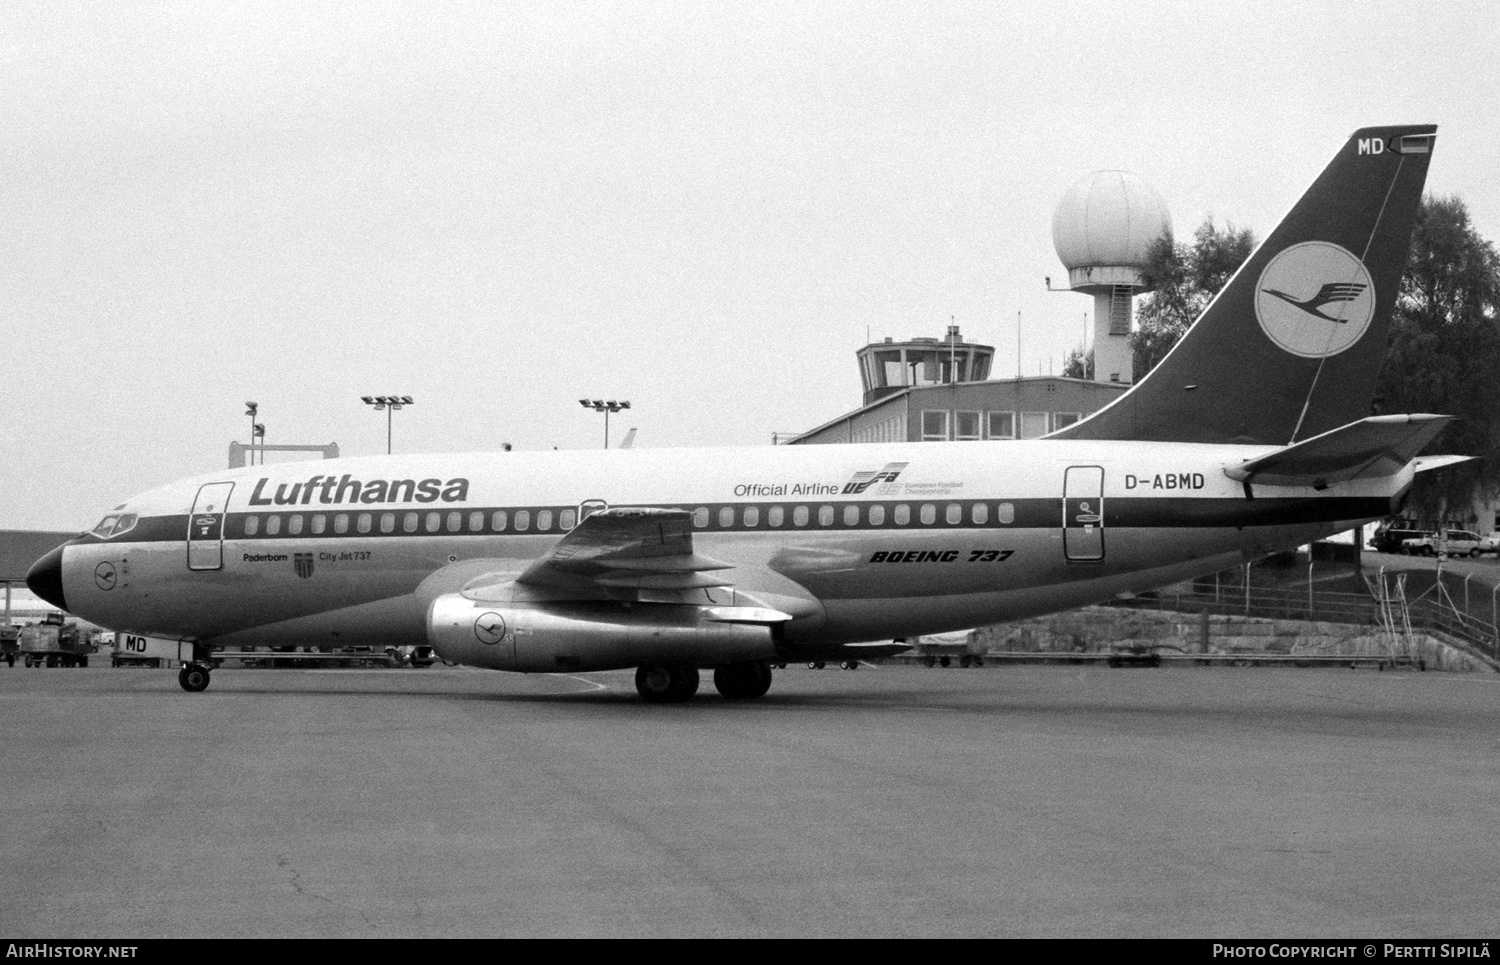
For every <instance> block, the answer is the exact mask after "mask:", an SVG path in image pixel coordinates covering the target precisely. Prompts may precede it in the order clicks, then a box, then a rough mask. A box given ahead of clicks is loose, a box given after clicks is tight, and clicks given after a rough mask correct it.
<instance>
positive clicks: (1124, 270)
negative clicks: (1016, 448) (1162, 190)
mask: <svg viewBox="0 0 1500 965" xmlns="http://www.w3.org/2000/svg"><path fill="white" fill-rule="evenodd" d="M1171 232H1172V219H1171V216H1170V215H1169V214H1168V213H1167V206H1166V203H1165V202H1164V201H1162V199H1161V195H1159V194H1157V193H1156V191H1155V190H1154V189H1153V188H1152V187H1151V186H1150V185H1149V184H1147V183H1146V182H1145V181H1142V180H1141V179H1140V178H1138V177H1136V176H1135V175H1134V174H1131V173H1130V172H1129V171H1095V172H1094V173H1093V174H1090V175H1088V176H1087V177H1085V178H1084V179H1083V180H1081V181H1079V182H1078V183H1077V184H1075V185H1073V187H1072V188H1071V189H1070V190H1069V191H1068V193H1067V194H1065V195H1063V199H1062V202H1061V203H1060V204H1058V206H1057V211H1056V213H1055V214H1053V216H1052V246H1053V247H1054V248H1056V249H1057V257H1058V260H1060V261H1061V262H1062V263H1063V265H1064V266H1065V267H1066V268H1067V269H1068V288H1069V289H1071V290H1072V291H1075V292H1083V293H1084V294H1087V295H1093V296H1094V380H1095V381H1097V382H1129V381H1131V374H1130V367H1131V352H1130V326H1131V314H1132V311H1131V308H1132V306H1131V299H1133V298H1134V297H1135V296H1136V295H1138V294H1140V293H1141V292H1145V291H1149V290H1150V287H1149V285H1148V283H1147V281H1146V277H1145V274H1144V269H1145V267H1146V253H1147V251H1148V249H1149V248H1150V247H1151V242H1153V241H1155V240H1156V239H1157V238H1160V237H1161V236H1162V235H1164V234H1167V235H1170V234H1171Z"/></svg>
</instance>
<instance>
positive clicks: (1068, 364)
mask: <svg viewBox="0 0 1500 965" xmlns="http://www.w3.org/2000/svg"><path fill="white" fill-rule="evenodd" d="M1062 374H1063V378H1065V379H1087V380H1092V379H1093V378H1094V350H1093V349H1089V350H1088V351H1087V352H1085V351H1084V350H1083V349H1082V348H1081V347H1080V348H1075V349H1070V350H1069V351H1068V357H1067V358H1066V359H1065V360H1064V361H1063V369H1062Z"/></svg>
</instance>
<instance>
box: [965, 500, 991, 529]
mask: <svg viewBox="0 0 1500 965" xmlns="http://www.w3.org/2000/svg"><path fill="white" fill-rule="evenodd" d="M969 518H970V519H972V520H973V521H974V522H975V524H977V525H979V526H983V525H984V524H985V523H988V522H989V521H990V505H989V503H975V504H974V508H973V509H972V510H971V511H970V512H969Z"/></svg>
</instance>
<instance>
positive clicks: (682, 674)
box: [635, 663, 698, 704]
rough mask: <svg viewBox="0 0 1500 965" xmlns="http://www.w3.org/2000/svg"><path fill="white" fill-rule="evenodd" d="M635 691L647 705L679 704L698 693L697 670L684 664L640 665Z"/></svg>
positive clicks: (637, 670) (636, 673) (636, 675)
mask: <svg viewBox="0 0 1500 965" xmlns="http://www.w3.org/2000/svg"><path fill="white" fill-rule="evenodd" d="M635 689H636V690H638V691H639V692H640V695H641V697H642V699H644V700H645V701H646V703H648V704H680V703H682V702H683V701H684V700H687V699H688V698H689V697H691V696H693V694H696V693H697V692H698V668H697V667H689V666H687V665H685V664H662V663H658V664H642V665H641V666H640V667H638V668H636V671H635Z"/></svg>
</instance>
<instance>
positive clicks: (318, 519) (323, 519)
mask: <svg viewBox="0 0 1500 965" xmlns="http://www.w3.org/2000/svg"><path fill="white" fill-rule="evenodd" d="M327 528H328V517H327V516H324V515H323V514H322V513H319V514H318V515H316V516H314V517H313V518H312V531H313V535H314V536H317V535H319V534H320V533H322V532H323V530H325V529H327Z"/></svg>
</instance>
